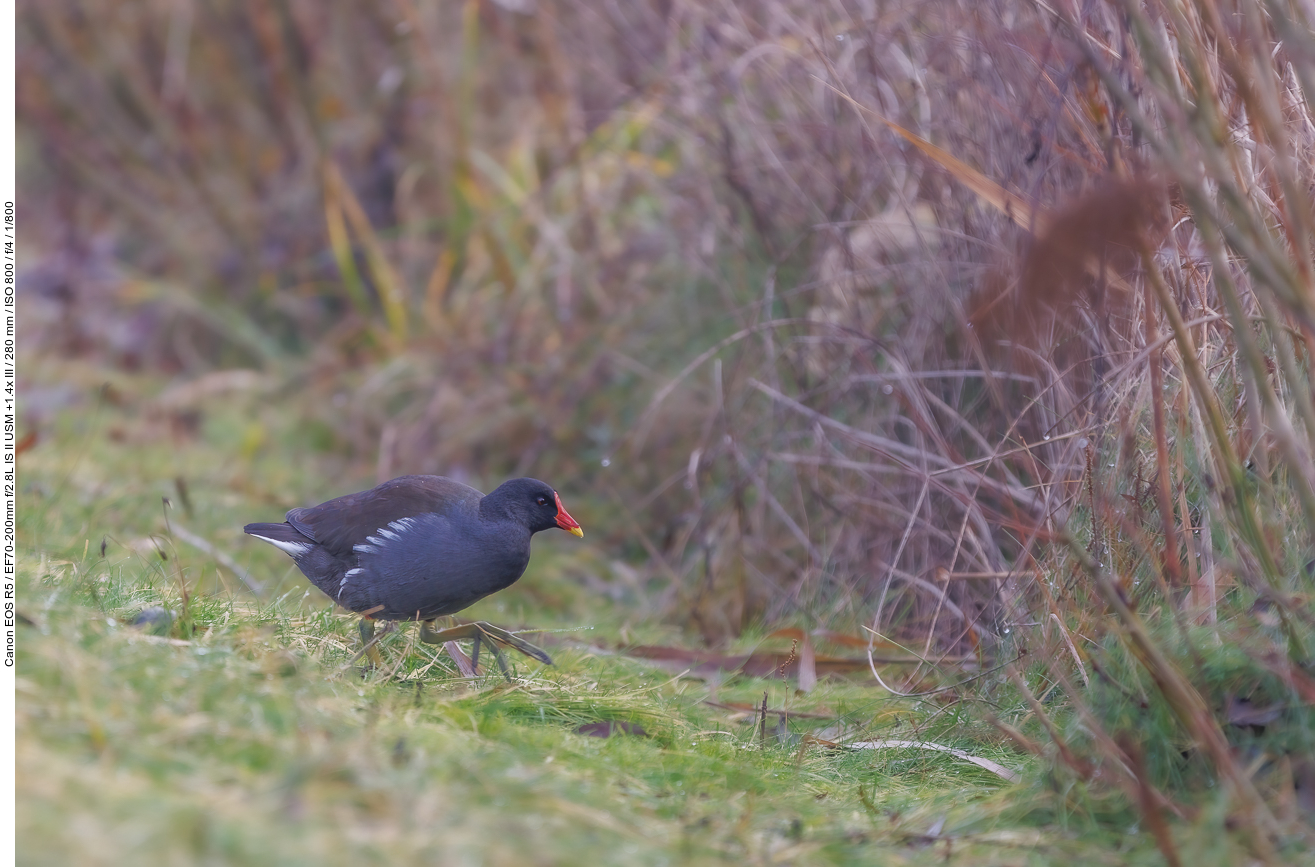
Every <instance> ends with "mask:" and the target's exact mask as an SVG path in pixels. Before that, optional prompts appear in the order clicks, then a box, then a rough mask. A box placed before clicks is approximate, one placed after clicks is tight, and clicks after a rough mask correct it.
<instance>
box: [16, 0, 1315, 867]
mask: <svg viewBox="0 0 1315 867" xmlns="http://www.w3.org/2000/svg"><path fill="white" fill-rule="evenodd" d="M1308 16H1309V9H1307V7H1306V6H1303V5H1301V4H1295V3H1285V2H1281V0H1263V2H1253V0H1233V2H1215V0H1196V2H1190V3H1179V2H1173V0H1148V2H1144V3H1141V2H1134V0H1109V2H1101V3H1093V4H1086V5H1085V6H1082V7H1081V10H1080V12H1079V11H1078V7H1072V8H1071V9H1070V8H1069V7H1062V6H1056V7H1053V8H1052V7H1050V6H1046V5H1044V4H1033V3H1024V2H1014V0H996V2H992V3H987V4H981V3H968V2H951V0H924V2H918V0H908V2H900V3H866V2H836V3H828V4H821V5H819V4H816V3H811V2H802V0H800V2H794V0H753V2H749V3H721V2H711V3H705V4H694V5H689V4H684V5H682V4H669V3H665V2H657V0H654V2H639V3H629V4H606V3H588V2H570V0H559V2H546V0H538V2H534V0H529V2H511V0H497V2H495V0H485V2H476V0H469V2H465V3H446V4H443V3H431V4H422V3H418V2H409V0H397V2H392V3H380V4H366V3H349V2H330V3H315V2H310V0H280V2H275V3H270V4H252V3H242V2H236V0H213V2H209V3H204V4H201V3H193V2H187V0H177V2H165V0H158V2H147V3H135V4H132V3H111V2H83V3H78V2H72V0H58V2H48V3H41V4H37V3H27V4H23V5H22V6H21V7H20V9H19V16H18V17H19V28H20V53H19V111H20V120H21V124H22V126H21V137H20V170H21V174H20V177H21V182H22V185H23V187H22V189H23V192H24V200H25V202H28V203H32V204H31V205H30V206H28V208H26V209H25V216H24V221H23V225H22V227H21V231H22V233H23V234H22V238H21V240H22V243H23V250H24V267H25V272H24V274H23V282H22V286H21V287H20V289H21V292H22V293H23V295H22V297H23V316H24V335H25V338H24V341H23V343H22V352H23V354H24V362H25V365H24V369H25V370H26V371H29V372H28V373H25V374H24V375H25V376H26V377H27V381H26V382H25V383H24V391H23V401H22V404H21V405H22V407H23V423H24V424H25V425H27V426H28V429H29V430H31V431H35V432H37V434H38V437H39V439H38V444H37V446H35V448H36V449H37V450H38V451H39V450H41V449H52V448H55V447H56V445H55V444H63V446H65V447H67V446H68V445H69V444H70V443H71V442H72V441H73V440H70V439H68V438H67V437H63V436H60V435H58V434H57V431H58V430H60V425H61V424H64V423H65V422H64V421H62V419H66V417H67V416H68V414H69V413H83V414H89V413H92V412H93V410H94V407H96V406H98V405H107V406H111V407H113V412H115V413H119V412H123V413H125V416H124V418H123V419H121V420H119V421H116V422H114V424H113V425H112V426H111V427H110V429H109V430H108V431H107V433H108V435H110V436H112V437H117V441H118V442H119V443H120V444H122V445H123V447H124V448H128V447H142V446H152V445H154V446H157V447H160V448H166V447H167V448H172V450H173V451H172V454H173V455H174V457H173V458H172V459H173V460H174V461H175V462H176V467H175V468H174V469H173V470H172V471H171V472H172V473H173V474H174V475H178V476H180V477H182V478H184V479H186V478H193V479H196V478H201V477H204V478H207V479H210V480H212V483H214V484H218V485H221V486H222V487H224V488H226V489H227V490H228V491H229V492H230V493H232V494H233V495H234V496H236V497H239V498H240V501H241V502H244V503H262V504H265V507H267V509H268V511H270V512H277V510H278V509H280V508H285V507H288V506H292V505H299V504H303V503H306V502H313V501H318V500H319V499H323V498H325V497H328V496H331V495H334V494H337V493H342V492H343V490H344V489H346V488H351V487H353V486H357V487H360V486H365V485H368V484H370V483H371V482H372V481H373V480H376V479H380V480H381V479H385V478H389V477H391V476H394V475H398V474H401V473H404V472H438V473H443V474H446V475H453V476H457V477H460V478H466V479H469V480H471V481H472V482H475V483H477V484H485V485H490V484H496V482H497V481H499V480H501V479H502V478H504V477H506V476H508V475H519V474H530V475H535V476H538V477H541V478H544V479H546V480H548V481H549V482H551V483H552V484H554V485H555V486H556V487H558V488H559V489H560V490H562V492H563V497H564V499H565V501H566V502H567V503H568V505H569V506H570V508H571V510H572V512H573V514H576V516H577V517H578V518H580V520H581V522H582V523H583V524H584V525H585V527H586V530H587V531H588V532H589V533H590V537H589V539H590V542H591V543H592V544H594V545H595V547H593V548H592V549H591V550H592V551H593V552H595V553H594V554H593V555H592V556H594V557H596V558H597V562H596V563H591V564H590V565H588V566H586V567H585V568H584V569H583V570H582V574H580V575H577V576H575V577H577V578H578V579H579V580H580V581H582V582H585V584H584V586H586V587H587V592H585V593H584V594H583V595H584V596H585V597H602V598H607V599H611V600H615V601H618V602H624V605H625V607H626V610H627V620H628V621H632V622H642V621H645V620H652V619H653V618H654V617H660V618H665V620H666V621H667V622H668V623H669V624H671V625H673V626H675V627H677V628H680V629H683V630H685V631H686V633H687V634H689V635H690V636H696V637H697V640H699V641H701V642H703V643H706V644H708V645H712V646H723V645H726V644H728V643H733V642H735V641H736V640H737V639H739V638H740V636H741V635H742V634H744V633H746V632H747V633H749V634H750V635H752V634H754V633H755V632H759V631H766V630H767V629H769V628H771V627H774V626H777V625H781V624H795V625H797V626H801V627H806V628H807V629H809V630H812V629H817V628H829V629H835V630H841V631H844V632H847V633H851V634H853V633H858V632H860V631H861V630H862V629H864V628H866V629H867V630H869V634H871V635H872V636H873V641H874V642H875V643H877V644H879V645H880V646H883V647H887V646H890V645H891V644H892V643H893V644H898V645H899V646H900V647H901V648H904V649H911V650H912V651H915V652H916V653H917V654H918V655H920V656H921V657H924V658H925V659H927V660H928V664H927V665H926V666H921V667H919V668H918V669H917V670H916V671H914V672H913V673H908V672H901V673H897V674H891V675H888V676H889V677H890V679H889V680H886V679H885V676H883V683H882V686H883V688H888V689H889V690H891V692H892V693H896V694H898V693H904V692H916V691H917V690H918V684H919V683H920V678H924V677H929V676H935V677H936V678H938V681H937V682H938V683H940V682H942V681H941V680H940V679H941V678H944V677H948V678H950V680H953V679H954V678H955V677H956V675H957V674H958V673H960V672H959V671H958V668H956V666H959V665H960V664H961V663H960V662H959V661H961V660H963V659H964V658H968V659H971V660H975V661H976V663H975V664H976V666H978V667H980V668H981V669H982V670H983V671H985V672H989V674H987V675H985V676H983V677H980V678H978V679H976V680H974V681H973V682H972V683H973V684H974V685H973V686H972V687H971V688H963V689H959V690H956V691H955V692H954V696H955V704H954V706H955V707H957V708H961V709H962V710H963V712H964V713H965V714H969V713H971V715H972V716H973V717H974V718H975V719H978V720H988V721H991V722H993V723H994V724H995V725H996V726H997V727H998V730H999V731H1000V732H1003V733H1005V734H1006V735H1008V736H1009V737H1010V738H1012V739H1013V740H1014V742H1015V743H1016V744H1017V745H1018V746H1019V747H1020V748H1021V749H1023V750H1025V751H1031V752H1034V753H1036V754H1038V755H1039V756H1041V757H1042V758H1043V760H1044V761H1046V762H1047V763H1049V764H1050V766H1051V768H1052V771H1051V776H1050V785H1051V787H1052V789H1053V792H1052V793H1051V795H1050V796H1043V795H1042V794H1040V793H1038V794H1037V795H1036V800H1035V801H1031V802H1029V803H1031V804H1034V805H1041V804H1049V805H1051V806H1053V805H1054V804H1056V803H1060V804H1062V808H1060V807H1056V808H1055V809H1061V812H1062V811H1067V810H1070V809H1071V810H1086V811H1088V815H1091V816H1105V817H1107V818H1108V817H1109V816H1120V817H1122V816H1123V814H1122V813H1119V812H1118V811H1119V810H1126V809H1129V808H1130V807H1129V806H1128V805H1135V809H1136V810H1138V811H1139V813H1140V815H1141V817H1142V821H1143V822H1144V827H1145V829H1146V831H1147V832H1148V834H1150V835H1151V836H1152V837H1154V842H1155V845H1156V846H1157V847H1158V848H1159V851H1160V853H1161V855H1162V857H1164V858H1165V859H1166V860H1167V861H1169V862H1170V863H1173V862H1178V863H1181V861H1182V860H1184V859H1186V858H1189V857H1192V858H1195V854H1194V853H1195V852H1196V851H1197V847H1198V846H1205V843H1203V842H1201V841H1203V840H1206V839H1207V838H1206V837H1203V836H1191V835H1188V838H1187V839H1188V840H1189V842H1183V840H1184V837H1183V835H1182V834H1178V835H1177V836H1175V832H1174V831H1173V830H1171V828H1170V825H1171V824H1172V825H1173V826H1174V827H1175V828H1191V829H1195V830H1197V831H1201V829H1205V828H1209V827H1215V826H1217V827H1218V828H1220V829H1221V830H1220V831H1219V833H1220V834H1226V835H1229V839H1230V841H1231V842H1230V843H1229V845H1230V846H1232V845H1236V846H1240V847H1242V848H1243V849H1244V850H1245V851H1246V852H1248V853H1249V856H1250V857H1254V858H1257V859H1260V860H1262V861H1270V862H1276V861H1277V860H1281V859H1283V858H1292V857H1295V855H1294V854H1293V853H1295V852H1298V851H1300V852H1306V853H1308V852H1309V849H1310V847H1311V845H1312V834H1311V825H1310V823H1311V821H1312V816H1315V762H1313V761H1312V759H1311V758H1310V757H1311V756H1312V755H1315V731H1312V723H1313V722H1315V720H1312V715H1311V706H1312V704H1315V658H1313V657H1312V654H1313V653H1315V649H1313V648H1315V611H1313V610H1312V607H1311V602H1312V594H1313V591H1315V587H1313V586H1312V585H1313V583H1315V578H1313V577H1312V572H1315V570H1313V569H1312V568H1311V565H1310V564H1311V562H1312V557H1315V545H1313V544H1312V539H1311V528H1312V527H1315V469H1313V468H1315V461H1312V454H1313V453H1315V443H1313V442H1312V437H1313V436H1315V396H1313V392H1312V388H1311V375H1310V356H1311V353H1312V351H1313V350H1315V310H1313V309H1312V304H1315V301H1312V299H1315V276H1313V274H1315V209H1313V208H1312V184H1313V181H1315V178H1313V177H1312V166H1315V120H1313V117H1315V115H1313V113H1312V110H1311V94H1312V88H1313V87H1315V37H1312V35H1311V34H1312V25H1313V24H1315V22H1312V21H1311V20H1310V19H1309V17H1308ZM107 382H108V383H109V384H108V385H105V386H104V387H103V388H102V387H101V386H102V385H103V384H104V383H107ZM238 410H240V412H239V411H238ZM97 435H98V436H100V434H97ZM198 438H199V439H201V440H206V441H209V438H217V442H214V443H212V445H213V446H214V450H208V449H203V450H200V451H194V450H192V447H191V445H188V444H194V443H195V442H196V441H197V440H198ZM36 453H37V452H33V455H35V454H36ZM201 456H204V459H205V460H208V461H213V462H216V465H210V464H207V465H204V466H197V465H196V464H195V463H194V461H196V460H198V459H201ZM24 457H25V458H27V459H28V460H29V461H32V460H35V457H29V456H27V455H25V456H24ZM103 475H104V476H105V478H104V480H103V481H102V482H101V483H100V484H101V487H100V488H96V489H95V490H99V491H100V492H101V493H100V494H98V495H97V496H99V497H108V496H113V492H114V490H115V485H116V482H115V480H114V479H113V478H112V475H113V474H112V473H111V472H109V470H108V469H107V470H105V471H103ZM53 477H54V476H53V475H52V476H51V478H53ZM184 484H185V483H184ZM175 496H177V494H176V495H175ZM577 503H580V504H581V505H580V506H577V505H576V504H577ZM252 517H258V516H253V515H250V514H249V513H243V514H242V515H240V516H239V515H234V516H233V521H234V522H235V523H234V527H236V526H237V525H238V524H240V522H241V521H242V520H246V519H250V518H252ZM132 520H135V521H151V522H158V521H159V518H158V517H156V515H155V514H154V513H152V514H151V515H150V516H149V517H147V516H145V515H142V516H138V517H136V518H133V519H132ZM89 524H90V522H89ZM205 524H206V526H205V530H206V531H207V532H208V533H210V534H211V535H212V536H213V534H214V532H215V531H216V530H217V529H218V527H219V525H218V524H212V523H210V521H209V520H206V522H205ZM42 532H43V533H55V534H56V537H55V538H54V539H52V540H51V541H45V540H46V538H47V537H45V536H44V535H43V536H42V537H40V539H41V541H37V540H34V542H33V547H32V548H31V549H30V556H32V557H40V556H41V555H42V553H46V552H47V548H46V547H45V546H48V545H53V546H55V547H59V546H61V545H67V544H69V542H68V540H67V539H61V538H58V533H59V532H60V531H57V530H56V529H54V528H47V529H45V530H42ZM143 532H145V531H143ZM85 533H87V534H89V535H88V536H87V538H88V539H89V538H90V536H91V535H95V533H96V531H95V529H93V528H91V527H90V526H89V528H88V529H87V530H86V531H85ZM233 538H236V537H235V536H234V537H233ZM84 541H85V540H84ZM230 541H231V540H230ZM261 562H263V563H266V564H267V565H268V564H272V563H273V562H274V561H273V560H268V561H261ZM270 568H273V567H270ZM583 573H588V575H589V576H590V577H588V578H586V577H584V575H583ZM235 592H237V591H235ZM569 592H570V591H568V590H553V591H552V593H554V594H558V595H557V596H556V597H555V603H554V604H545V605H544V608H545V610H554V609H555V610H557V611H558V613H559V615H560V614H561V613H562V612H563V610H565V609H564V607H563V605H562V604H561V603H563V601H564V598H565V597H563V596H561V595H560V594H568V595H569ZM52 604H53V603H52ZM566 607H567V608H569V606H566ZM279 616H280V617H281V616H283V612H279ZM180 640H182V637H181V633H180ZM969 667H970V668H971V667H972V666H969ZM929 672H930V674H929ZM873 673H874V674H878V675H881V674H882V673H881V672H880V671H879V670H878V667H877V666H874V669H873ZM969 709H971V711H970V710H969ZM1077 789H1081V790H1082V791H1084V792H1087V791H1090V792H1093V793H1095V794H1092V795H1091V797H1093V798H1097V799H1100V798H1114V799H1116V800H1117V799H1119V798H1122V799H1123V801H1122V802H1121V803H1122V804H1123V806H1121V807H1117V808H1114V812H1113V813H1108V814H1107V813H1104V812H1102V810H1103V809H1104V808H1103V807H1100V808H1098V807H1095V806H1092V805H1091V802H1087V801H1083V804H1084V805H1083V806H1075V805H1074V804H1073V803H1072V802H1071V801H1068V800H1065V799H1066V798H1068V797H1069V795H1070V794H1071V793H1072V792H1074V791H1076V790H1077ZM1046 797H1053V798H1056V799H1058V801H1054V800H1052V801H1047V800H1046ZM1085 797H1086V796H1085V795H1084V798H1085ZM1050 808H1051V807H1042V806H1037V807H1036V809H1037V810H1039V811H1040V810H1044V809H1050ZM1225 819H1227V821H1226V822H1225V821H1224V820H1225ZM1056 821H1060V822H1061V823H1062V820H1059V819H1056ZM1099 821H1105V819H1101V820H1099ZM1110 821H1114V820H1110ZM1118 821H1122V818H1119V819H1118ZM1212 822H1213V823H1214V824H1213V825H1212V824H1211V823H1212ZM1104 827H1107V828H1108V827H1112V825H1106V826H1104ZM1203 833H1204V832H1203ZM1191 841H1196V842H1191ZM1303 847H1304V848H1303ZM1228 851H1232V850H1228Z"/></svg>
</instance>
